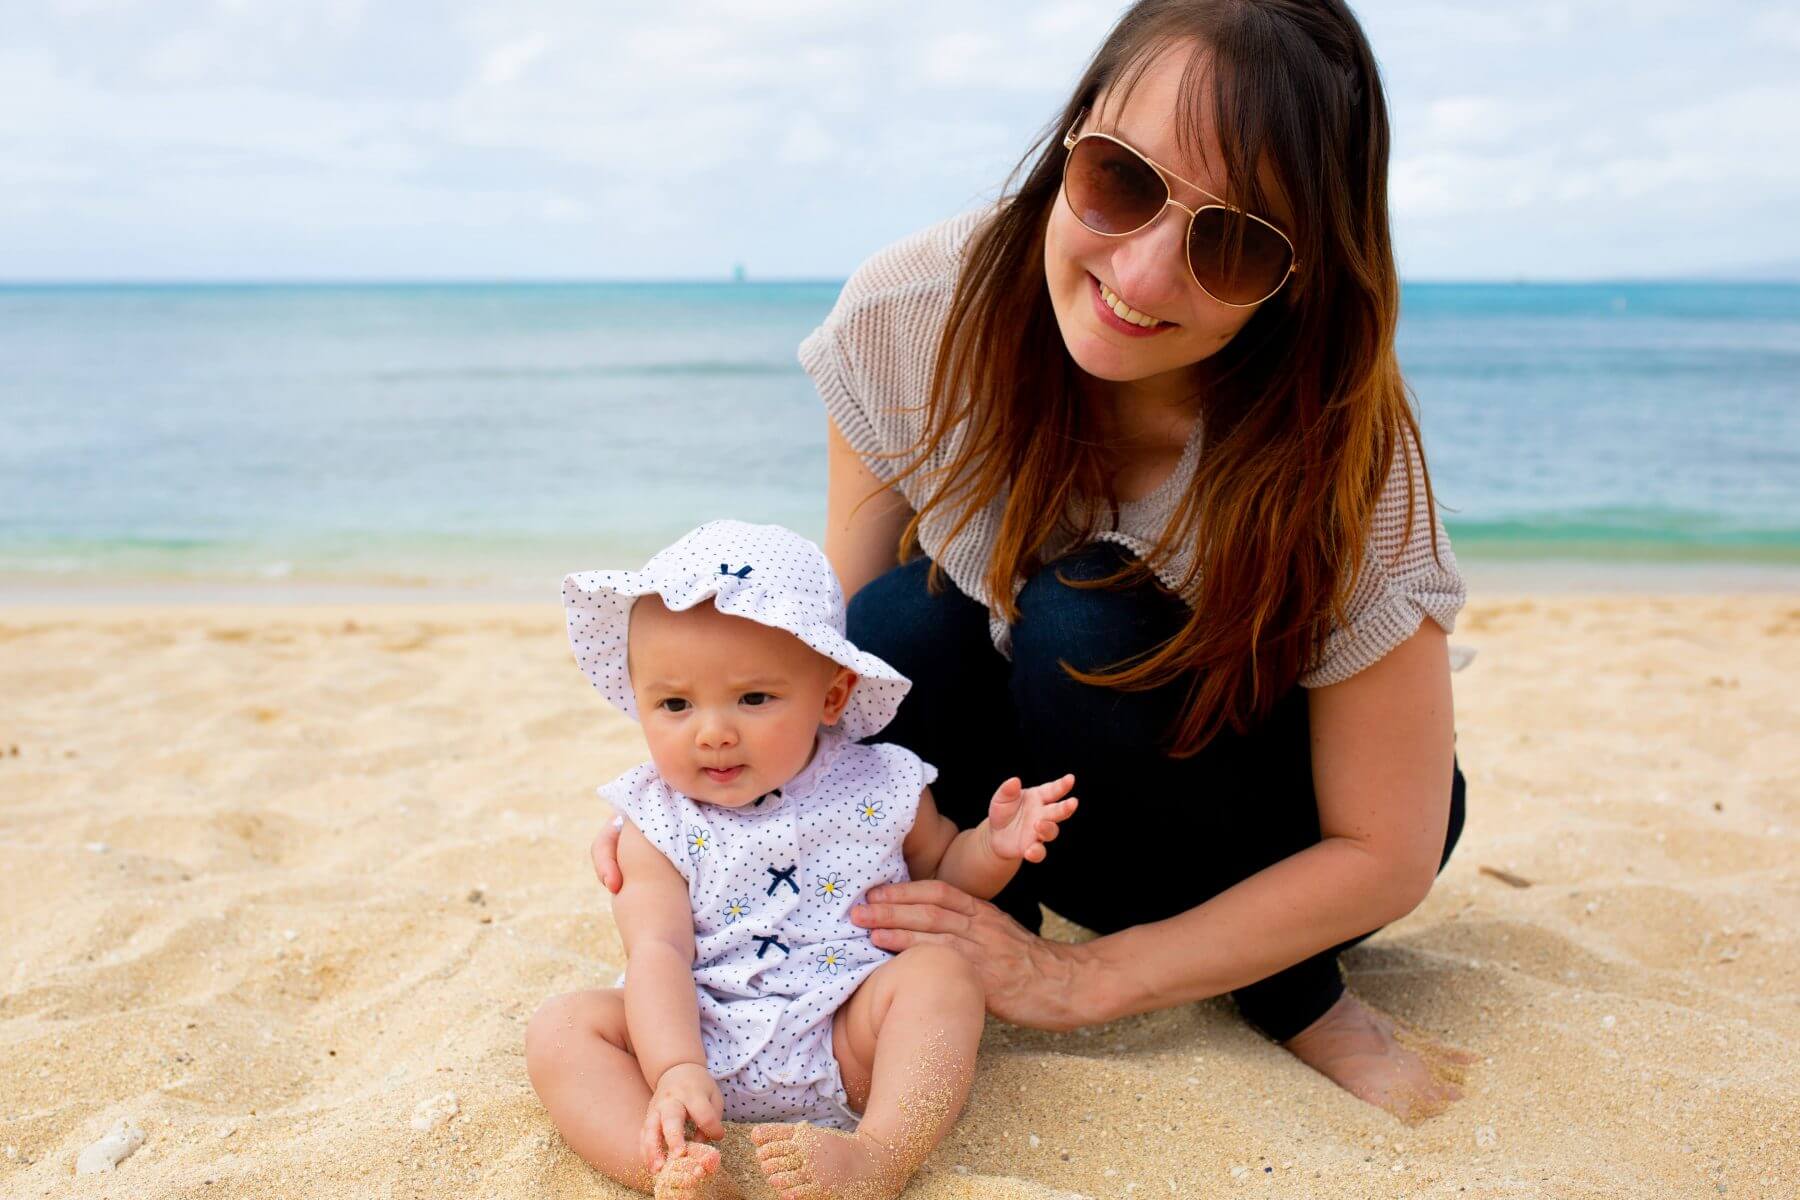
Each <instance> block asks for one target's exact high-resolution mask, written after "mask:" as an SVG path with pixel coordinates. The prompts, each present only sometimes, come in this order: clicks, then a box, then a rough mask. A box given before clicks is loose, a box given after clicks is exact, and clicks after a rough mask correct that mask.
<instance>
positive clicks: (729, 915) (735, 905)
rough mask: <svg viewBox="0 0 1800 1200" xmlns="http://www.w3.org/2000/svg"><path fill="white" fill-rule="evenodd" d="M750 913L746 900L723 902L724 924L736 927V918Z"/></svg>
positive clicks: (748, 903)
mask: <svg viewBox="0 0 1800 1200" xmlns="http://www.w3.org/2000/svg"><path fill="white" fill-rule="evenodd" d="M749 911H750V902H749V901H748V900H727V901H726V902H725V923H726V924H727V925H736V924H737V922H738V918H739V917H741V916H743V915H744V914H745V913H747V912H749Z"/></svg>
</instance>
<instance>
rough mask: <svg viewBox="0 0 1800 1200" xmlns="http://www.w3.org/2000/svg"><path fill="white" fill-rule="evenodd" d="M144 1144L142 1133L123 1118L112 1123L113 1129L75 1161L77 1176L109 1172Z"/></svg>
mask: <svg viewBox="0 0 1800 1200" xmlns="http://www.w3.org/2000/svg"><path fill="white" fill-rule="evenodd" d="M143 1144H144V1131H143V1130H141V1129H139V1128H138V1127H137V1126H136V1125H133V1124H132V1123H131V1122H130V1121H127V1120H125V1119H123V1118H121V1119H120V1120H117V1121H115V1122H113V1127H112V1128H111V1129H109V1130H107V1131H106V1134H105V1136H104V1137H102V1138H101V1139H100V1140H99V1141H97V1142H95V1143H94V1144H93V1145H91V1146H89V1147H88V1148H87V1149H86V1150H83V1151H82V1152H81V1155H80V1157H78V1158H77V1159H76V1160H75V1173H76V1174H77V1175H97V1174H99V1173H100V1172H102V1171H110V1170H112V1169H113V1168H114V1167H117V1166H118V1165H119V1164H120V1163H122V1162H124V1161H125V1160H126V1159H127V1158H130V1157H131V1155H132V1152H133V1151H135V1150H136V1149H137V1148H138V1147H139V1146H141V1145H143Z"/></svg>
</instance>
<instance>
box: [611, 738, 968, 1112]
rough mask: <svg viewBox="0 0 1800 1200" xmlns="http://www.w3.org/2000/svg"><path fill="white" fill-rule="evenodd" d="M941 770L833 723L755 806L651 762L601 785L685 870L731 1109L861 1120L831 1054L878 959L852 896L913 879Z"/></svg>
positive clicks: (715, 1062) (713, 1049) (712, 1060)
mask: <svg viewBox="0 0 1800 1200" xmlns="http://www.w3.org/2000/svg"><path fill="white" fill-rule="evenodd" d="M936 778H937V770H936V768H934V767H932V766H931V765H930V764H929V763H926V762H924V761H923V760H921V759H920V758H919V757H918V756H917V755H915V754H914V753H913V752H912V751H910V750H907V749H906V748H904V747H902V746H895V745H890V744H884V745H877V746H863V745H858V744H857V743H855V742H853V741H851V740H850V739H849V738H847V737H846V736H845V735H844V734H842V733H840V732H838V731H837V730H835V729H831V728H829V727H822V728H821V729H820V732H819V744H818V748H817V749H816V750H815V751H814V752H813V757H812V760H811V761H810V762H809V763H808V764H807V765H806V767H805V768H804V769H803V770H802V771H801V772H800V773H799V774H798V775H796V776H795V777H794V778H792V779H790V780H789V781H788V782H787V783H786V784H784V785H783V786H782V787H780V788H778V789H776V790H775V791H773V792H770V793H769V794H768V795H767V796H764V797H763V798H762V799H761V800H759V801H757V802H755V803H754V804H750V805H745V806H744V807H742V808H726V807H724V806H722V805H717V804H702V803H699V802H697V801H695V800H693V799H691V798H690V797H688V796H686V795H683V794H682V793H681V792H678V791H676V790H675V789H674V788H672V787H670V786H669V785H668V784H667V783H666V782H664V781H663V779H662V777H661V776H659V775H658V774H657V773H656V768H655V765H654V764H653V763H648V762H646V763H643V764H642V765H640V766H637V767H634V768H632V769H631V770H630V771H627V772H626V773H625V774H624V775H621V776H620V777H619V778H618V779H615V780H614V781H613V782H611V783H609V784H607V785H606V786H604V787H602V788H601V789H600V796H601V798H602V799H604V800H605V801H606V802H607V803H609V804H611V805H612V806H613V808H614V809H615V810H616V811H618V812H620V813H622V814H624V815H625V816H627V817H629V818H631V821H632V823H633V824H634V825H636V826H637V828H638V829H639V830H640V831H642V833H643V835H644V836H645V837H646V838H647V839H648V840H649V841H650V843H651V845H653V846H655V847H656V848H657V849H658V850H660V851H661V852H662V853H663V855H664V856H665V857H666V858H668V860H669V861H670V862H671V863H673V864H674V865H675V868H676V869H677V870H678V871H680V872H681V873H682V875H683V876H684V877H685V878H686V879H687V881H688V896H689V899H690V901H691V903H692V905H693V910H694V982H695V984H696V990H697V992H698V996H699V1002H700V1037H701V1041H702V1042H703V1043H704V1045H705V1047H706V1066H707V1070H708V1071H709V1072H710V1073H711V1074H712V1076H713V1078H714V1079H716V1080H718V1081H719V1090H720V1091H721V1092H722V1093H723V1094H724V1097H725V1116H726V1119H727V1120H732V1121H798V1120H806V1121H813V1122H815V1123H817V1124H821V1125H826V1126H829V1127H831V1128H837V1129H851V1128H854V1127H855V1124H856V1115H855V1114H854V1113H853V1112H851V1111H850V1109H849V1107H848V1102H847V1100H846V1098H845V1095H844V1085H843V1079H842V1078H841V1077H840V1075H839V1073H838V1068H837V1061H836V1060H835V1059H834V1058H833V1057H832V1053H831V1018H832V1014H833V1013H835V1012H836V1011H837V1009H838V1006H839V1005H841V1004H843V1003H844V1001H846V1000H848V999H849V998H850V994H851V993H852V992H854V991H855V990H856V989H857V986H858V985H860V984H861V983H862V981H863V980H864V979H866V978H867V977H868V975H869V973H870V972H871V971H873V970H874V969H875V968H876V967H878V966H880V965H881V964H882V963H883V962H886V961H887V960H888V955H887V953H886V952H885V951H883V950H881V949H879V948H878V947H877V946H876V945H875V944H874V943H873V942H871V941H870V940H869V935H868V931H867V930H864V929H859V928H858V927H856V926H855V925H852V924H851V923H850V909H851V908H852V907H853V906H854V905H856V904H857V903H858V902H859V901H860V900H861V899H862V897H863V895H864V893H866V892H867V891H868V890H869V889H870V888H872V887H874V886H875V885H877V884H880V883H897V882H900V881H903V880H905V879H906V878H907V873H906V859H905V857H904V856H903V854H902V853H901V846H902V843H903V842H904V841H905V838H906V835H907V833H908V832H909V831H910V830H911V829H912V826H913V821H914V819H915V818H916V817H917V815H918V808H919V793H920V792H921V791H922V790H923V789H924V788H925V787H926V786H927V785H928V784H930V783H931V782H932V781H933V780H934V779H936Z"/></svg>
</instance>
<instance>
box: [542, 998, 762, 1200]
mask: <svg viewBox="0 0 1800 1200" xmlns="http://www.w3.org/2000/svg"><path fill="white" fill-rule="evenodd" d="M525 1069H526V1073H527V1074H528V1075H529V1076H530V1077H531V1086H532V1087H533V1088H534V1089H536V1091H537V1094H538V1098H539V1099H540V1100H542V1101H543V1103H544V1107H545V1109H547V1110H548V1111H549V1113H550V1120H551V1122H552V1123H553V1124H554V1125H555V1126H556V1129H557V1132H559V1133H561V1134H562V1138H563V1141H565V1142H567V1143H568V1144H569V1148H570V1149H571V1150H573V1151H575V1153H576V1154H578V1155H580V1156H581V1159H582V1161H583V1162H586V1163H587V1164H588V1165H589V1166H592V1167H595V1168H598V1169H599V1170H601V1171H604V1172H605V1173H606V1174H607V1175H608V1176H610V1177H611V1178H613V1179H616V1180H618V1181H619V1182H620V1183H623V1184H625V1185H626V1186H627V1187H633V1188H636V1189H637V1190H638V1191H640V1192H648V1191H651V1190H652V1189H654V1190H655V1194H656V1195H657V1196H659V1197H669V1198H673V1197H683V1198H686V1197H695V1198H699V1197H706V1198H708V1200H713V1198H715V1197H716V1198H717V1200H726V1198H727V1197H731V1196H736V1195H737V1194H738V1192H737V1189H736V1188H734V1187H732V1186H731V1185H730V1184H729V1183H728V1182H727V1181H725V1180H724V1179H723V1177H722V1176H719V1174H718V1167H719V1152H718V1151H717V1150H715V1149H713V1148H712V1147H710V1146H707V1145H704V1144H702V1143H698V1142H689V1143H688V1144H687V1145H686V1146H685V1147H683V1149H682V1151H681V1152H680V1153H679V1154H676V1155H673V1156H672V1157H671V1158H670V1160H669V1162H668V1163H667V1164H666V1165H665V1166H664V1167H663V1169H662V1171H661V1172H659V1173H658V1174H657V1176H656V1178H655V1179H652V1178H651V1176H650V1172H649V1170H648V1169H647V1168H646V1167H645V1166H644V1157H643V1150H642V1147H641V1146H640V1145H639V1143H638V1135H639V1132H640V1131H641V1130H642V1129H643V1127H644V1115H645V1113H646V1112H648V1111H649V1107H650V1088H649V1086H648V1085H647V1084H646V1083H645V1082H644V1075H643V1072H642V1071H641V1070H640V1069H639V1067H638V1061H637V1058H636V1056H634V1055H633V1054H632V1051H631V1038H630V1034H629V1032H628V1031H627V1028H626V1024H625V993H624V992H623V991H622V990H620V989H618V988H601V989H596V990H594V991H586V992H570V993H568V994H566V995H562V996H554V997H552V998H551V999H549V1000H546V1001H544V1003H543V1004H542V1005H540V1006H539V1008H538V1010H537V1013H536V1014H535V1015H533V1017H532V1018H531V1023H530V1024H529V1025H527V1026H526V1027H525Z"/></svg>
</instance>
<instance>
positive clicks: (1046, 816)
mask: <svg viewBox="0 0 1800 1200" xmlns="http://www.w3.org/2000/svg"><path fill="white" fill-rule="evenodd" d="M1074 786H1075V777H1074V776H1073V775H1064V776H1063V777H1062V778H1061V779H1053V780H1051V781H1050V782H1049V783H1040V784H1039V785H1038V786H1036V787H1029V788H1028V787H1024V786H1023V785H1022V783H1021V781H1020V780H1019V779H1018V778H1017V777H1016V776H1015V777H1014V778H1012V779H1009V780H1007V781H1006V782H1005V783H1003V784H1001V785H1000V790H999V791H997V792H995V793H994V798H993V800H991V801H990V802H989V803H988V846H989V847H990V848H992V849H993V851H994V853H995V854H996V855H998V856H999V857H1001V858H1004V859H1007V860H1008V861H1011V860H1013V859H1018V858H1022V859H1024V860H1025V861H1026V862H1043V861H1044V855H1045V853H1046V851H1045V850H1044V843H1045V842H1053V841H1055V840H1056V835H1057V833H1058V832H1059V830H1060V829H1061V823H1062V822H1063V821H1066V820H1068V818H1069V814H1070V813H1072V812H1074V811H1075V805H1076V804H1077V803H1078V801H1077V800H1076V799H1075V797H1073V796H1069V789H1070V788H1072V787H1074ZM1064 796H1068V799H1066V800H1065V799H1063V797H1064Z"/></svg>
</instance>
